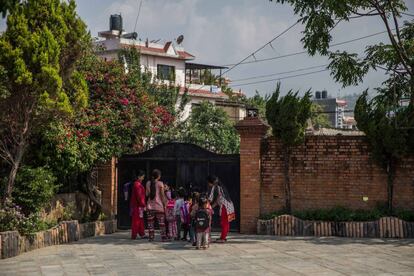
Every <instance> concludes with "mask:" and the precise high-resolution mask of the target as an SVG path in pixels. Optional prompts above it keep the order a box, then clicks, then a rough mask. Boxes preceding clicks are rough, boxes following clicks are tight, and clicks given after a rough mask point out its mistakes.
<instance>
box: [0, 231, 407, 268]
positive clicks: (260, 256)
mask: <svg viewBox="0 0 414 276" xmlns="http://www.w3.org/2000/svg"><path fill="white" fill-rule="evenodd" d="M128 237H129V232H118V233H115V234H112V235H108V236H101V237H95V238H88V239H85V240H81V241H79V242H77V243H73V244H68V245H60V246H52V247H46V248H43V249H39V250H36V251H32V252H29V253H25V254H23V255H20V256H18V257H15V258H11V259H5V260H0V275H13V276H14V275H238V276H241V275H329V276H330V275H414V240H380V239H361V240H358V239H347V238H314V237H312V238H297V237H293V238H281V237H270V236H254V235H251V236H248V235H240V234H233V235H231V237H230V239H229V242H228V243H227V244H212V245H211V248H210V249H208V250H195V249H194V248H193V247H191V246H190V244H189V243H187V242H170V243H161V242H153V243H149V242H148V241H146V240H145V241H143V240H136V241H131V240H129V239H128Z"/></svg>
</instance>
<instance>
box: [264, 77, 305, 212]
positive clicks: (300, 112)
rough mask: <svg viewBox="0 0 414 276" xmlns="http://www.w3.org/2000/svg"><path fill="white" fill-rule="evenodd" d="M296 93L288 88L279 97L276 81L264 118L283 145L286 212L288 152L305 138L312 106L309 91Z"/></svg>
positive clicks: (289, 199) (289, 206)
mask: <svg viewBox="0 0 414 276" xmlns="http://www.w3.org/2000/svg"><path fill="white" fill-rule="evenodd" d="M298 93H299V92H296V93H293V92H292V90H290V91H289V92H288V93H287V94H286V96H284V97H281V98H279V96H280V83H278V84H277V86H276V89H275V92H274V93H273V95H272V96H271V97H270V99H269V100H268V101H267V103H266V118H267V121H268V123H269V124H270V126H271V127H272V132H273V135H274V136H275V137H277V138H278V139H280V140H281V141H282V143H283V145H284V152H283V159H284V171H283V172H284V177H285V180H284V188H285V208H286V210H287V211H288V212H291V193H290V178H289V166H290V153H291V150H292V147H294V146H297V145H299V144H301V143H303V142H304V140H305V129H306V126H307V124H308V120H309V119H310V117H311V106H312V102H311V100H310V99H311V94H310V91H308V92H306V93H305V95H304V97H302V98H300V97H298Z"/></svg>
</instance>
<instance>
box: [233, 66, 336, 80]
mask: <svg viewBox="0 0 414 276" xmlns="http://www.w3.org/2000/svg"><path fill="white" fill-rule="evenodd" d="M328 65H329V64H324V65H317V66H310V67H305V68H299V69H295V70H291V71H285V72H279V73H273V74H268V75H261V76H254V77H249V78H244V79H237V80H232V81H231V82H232V83H234V82H239V81H245V80H252V79H261V78H266V77H272V76H278V75H284V74H289V73H295V72H300V71H306V70H309V69H315V68H321V67H326V66H328Z"/></svg>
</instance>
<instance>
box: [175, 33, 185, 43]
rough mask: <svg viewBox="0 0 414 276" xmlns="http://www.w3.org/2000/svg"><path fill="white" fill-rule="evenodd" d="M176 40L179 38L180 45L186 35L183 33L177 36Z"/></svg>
mask: <svg viewBox="0 0 414 276" xmlns="http://www.w3.org/2000/svg"><path fill="white" fill-rule="evenodd" d="M176 40H177V44H178V45H180V44H181V43H183V40H184V36H183V35H180V36H179V37H177V39H176Z"/></svg>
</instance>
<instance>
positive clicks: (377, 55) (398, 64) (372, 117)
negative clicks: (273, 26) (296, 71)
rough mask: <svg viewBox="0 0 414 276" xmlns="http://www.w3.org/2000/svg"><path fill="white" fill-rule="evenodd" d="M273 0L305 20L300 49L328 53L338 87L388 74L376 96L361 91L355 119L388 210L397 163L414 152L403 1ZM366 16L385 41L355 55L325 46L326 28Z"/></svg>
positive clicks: (413, 89) (412, 75) (413, 35)
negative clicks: (383, 179) (381, 173)
mask: <svg viewBox="0 0 414 276" xmlns="http://www.w3.org/2000/svg"><path fill="white" fill-rule="evenodd" d="M271 1H272V0H271ZM275 2H278V3H289V4H291V5H292V6H293V7H294V11H295V13H296V14H299V15H300V16H301V22H302V23H304V24H305V31H304V36H303V38H302V42H303V43H304V46H305V48H306V49H307V50H308V52H309V54H311V55H314V54H316V53H319V54H321V55H325V56H328V57H329V59H330V61H331V62H330V65H329V68H330V69H331V75H332V76H333V77H334V79H335V80H336V81H338V82H341V83H342V84H343V86H349V85H357V84H358V83H360V82H361V81H362V80H363V79H364V77H365V75H366V74H367V73H368V72H369V70H371V69H373V70H377V69H381V70H384V71H385V74H386V75H387V76H388V79H387V80H386V81H385V82H384V83H383V84H382V87H380V88H377V89H376V90H377V91H378V94H379V95H378V97H375V98H374V99H373V100H372V101H368V100H367V95H366V94H367V92H365V93H364V94H363V95H362V96H361V97H360V98H359V100H358V103H357V106H356V108H355V119H356V121H357V125H358V128H360V129H361V130H363V131H364V132H365V133H366V135H367V138H368V141H369V142H370V145H371V150H372V152H373V157H374V160H376V161H377V163H378V164H379V165H380V166H381V167H382V168H383V169H384V170H385V172H386V173H387V175H388V181H387V182H388V185H387V186H388V189H387V190H388V207H389V211H392V207H393V206H392V201H393V200H392V197H393V180H394V177H393V175H394V174H395V166H396V163H397V162H398V161H399V160H401V158H402V156H403V155H404V154H407V153H408V152H410V151H411V152H414V146H413V144H414V142H413V140H414V139H412V137H414V62H413V56H414V47H413V46H412V45H413V44H414V21H411V22H404V23H403V24H401V22H400V21H401V20H400V18H401V14H402V13H404V11H405V10H407V8H406V6H405V3H404V1H403V0H358V1H353V0H345V1H340V2H339V1H334V0H329V1H316V2H315V1H302V0H275ZM368 16H370V17H371V16H377V17H379V18H380V20H381V21H382V23H383V26H384V30H385V32H386V33H387V35H388V39H389V43H388V44H384V43H378V44H376V45H369V46H367V47H366V48H365V53H364V56H362V57H360V56H358V55H357V54H356V53H348V52H346V51H342V52H340V51H336V52H331V51H330V50H329V44H330V42H331V40H332V36H331V34H330V32H331V31H332V29H334V28H335V27H336V26H337V25H338V24H339V23H340V22H342V21H349V20H351V19H353V18H358V17H368ZM402 99H408V100H409V104H408V107H406V108H403V109H401V107H400V101H401V100H402ZM401 110H404V111H401ZM391 114H392V116H391ZM402 114H404V115H402ZM407 135H408V136H407ZM407 137H408V138H407Z"/></svg>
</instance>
